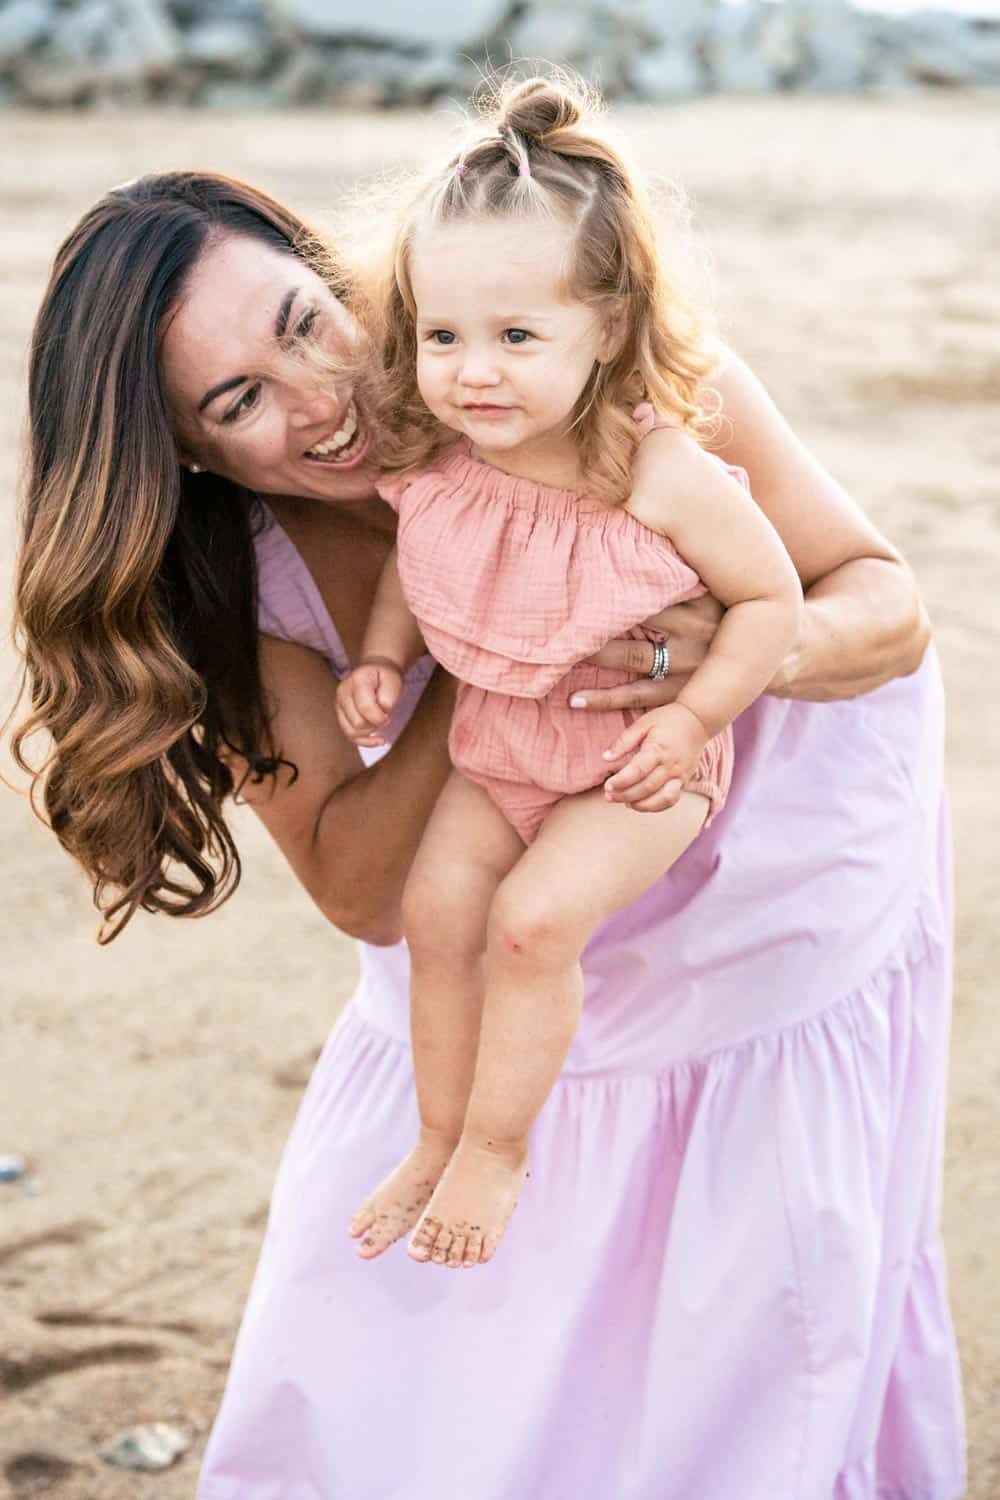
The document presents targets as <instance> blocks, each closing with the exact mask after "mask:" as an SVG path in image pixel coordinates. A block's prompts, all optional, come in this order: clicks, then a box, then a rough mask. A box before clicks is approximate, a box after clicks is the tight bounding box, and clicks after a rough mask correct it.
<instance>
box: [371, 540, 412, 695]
mask: <svg viewBox="0 0 1000 1500" xmlns="http://www.w3.org/2000/svg"><path fill="white" fill-rule="evenodd" d="M423 651H424V640H423V636H422V635H421V634H420V626H419V625H418V624H417V622H416V620H415V619H414V617H413V614H412V612H411V610H410V606H409V605H408V604H407V602H406V599H405V597H404V595H403V585H402V584H401V583H400V581H399V567H398V565H397V562H396V551H395V548H393V550H392V552H390V554H389V556H388V557H387V558H386V561H385V566H384V567H383V569H382V575H381V577H380V578H379V581H378V587H377V588H376V590H375V601H374V603H373V604H372V612H371V614H370V615H369V617H368V624H367V626H366V627H365V637H364V643H363V645H362V647H361V660H362V662H365V661H371V660H374V659H381V660H383V661H390V662H393V663H394V664H395V665H396V666H397V667H398V668H399V670H400V672H401V673H405V672H406V671H407V670H408V668H410V667H412V665H413V663H414V662H415V661H416V660H417V658H418V656H421V655H422V654H423Z"/></svg>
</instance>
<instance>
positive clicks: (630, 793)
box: [613, 766, 670, 807]
mask: <svg viewBox="0 0 1000 1500" xmlns="http://www.w3.org/2000/svg"><path fill="white" fill-rule="evenodd" d="M669 777H670V773H669V771H665V770H664V769H663V767H662V766H654V767H653V769H652V770H651V771H649V772H648V773H647V774H646V775H645V776H643V777H642V778H641V779H640V780H639V781H636V782H634V783H633V784H632V786H630V787H627V788H626V789H625V791H623V792H618V793H617V794H616V795H615V796H614V798H613V800H614V801H615V802H627V803H628V805H629V806H630V807H634V806H635V805H636V803H637V802H642V801H643V799H644V798H646V797H651V796H652V795H653V794H654V792H658V791H660V789H661V788H662V787H663V785H664V783H665V782H666V781H667V780H669Z"/></svg>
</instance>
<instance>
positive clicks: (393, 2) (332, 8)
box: [274, 0, 513, 52]
mask: <svg viewBox="0 0 1000 1500" xmlns="http://www.w3.org/2000/svg"><path fill="white" fill-rule="evenodd" d="M512 9H513V5H512V0H462V3H461V4H459V5H456V4H455V3H454V0H423V3H422V4H420V5H417V4H414V0H379V4H377V5H373V4H372V3H371V0H336V3H331V0H274V11H275V14H276V16H277V17H278V18H279V19H280V21H281V22H282V23H283V24H285V25H287V26H291V27H292V28H294V29H295V30H296V31H301V32H303V33H304V34H305V35H306V36H310V37H322V38H323V39H324V40H325V41H339V42H379V43H388V44H391V45H393V46H396V47H400V48H407V47H447V48H449V49H450V50H454V51H456V52H460V51H462V50H464V49H467V48H469V47H478V46H481V45H482V44H483V43H485V42H487V41H489V40H491V39H492V38H494V37H497V38H499V36H500V34H501V32H503V30H504V24H503V23H504V22H505V21H506V20H507V19H508V16H509V14H510V12H511V10H512Z"/></svg>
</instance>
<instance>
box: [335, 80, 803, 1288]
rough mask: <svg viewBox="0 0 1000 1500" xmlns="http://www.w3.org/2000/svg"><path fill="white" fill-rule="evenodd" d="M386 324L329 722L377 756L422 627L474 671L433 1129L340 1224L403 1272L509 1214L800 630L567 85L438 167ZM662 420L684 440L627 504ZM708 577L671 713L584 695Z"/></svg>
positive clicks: (673, 318)
mask: <svg viewBox="0 0 1000 1500" xmlns="http://www.w3.org/2000/svg"><path fill="white" fill-rule="evenodd" d="M386 315H387V320H388V323H387V331H386V336H385V344H384V363H385V368H386V373H387V382H388V387H389V392H390V395H389V398H387V401H386V407H387V410H388V411H389V412H390V414H391V416H390V421H391V423H392V425H393V426H394V427H395V430H396V434H397V437H398V439H399V443H400V449H399V458H398V462H397V463H396V467H397V468H398V469H399V470H400V471H401V472H400V476H399V477H398V478H395V479H393V480H391V481H389V482H388V483H387V484H386V485H384V486H382V487H381V492H382V493H383V495H384V496H385V497H386V498H387V499H389V500H390V502H391V503H392V504H393V505H394V506H395V507H396V508H397V509H398V512H399V532H398V540H397V549H396V552H395V554H394V556H393V557H392V558H391V559H390V561H389V563H388V564H387V565H386V568H385V570H384V572H383V575H382V578H381V581H380V584H379V589H378V593H377V597H376V602H375V606H374V609H373V612H372V616H371V620H370V623H369V626H368V629H367V632H366V636H365V641H364V648H363V652H362V660H361V661H360V662H359V664H358V665H357V667H356V668H355V669H354V671H352V673H351V674H350V675H349V676H348V677H347V678H346V679H344V681H343V682H342V683H341V684H340V686H339V689H338V708H339V713H340V717H341V723H342V726H343V728H344V730H345V732H346V733H347V734H348V735H350V736H351V737H352V738H353V739H354V740H355V741H356V742H357V743H358V744H361V745H373V744H378V743H380V738H379V732H378V731H379V728H380V726H382V725H383V724H384V723H385V721H386V719H387V717H388V715H389V713H390V711H391V710H392V707H393V705H394V703H395V702H396V700H397V698H398V696H399V693H400V690H401V686H402V682H403V675H404V673H405V671H406V669H407V667H408V666H409V665H410V664H411V662H413V661H414V660H415V659H416V657H417V656H418V655H419V654H420V653H421V652H422V651H423V649H424V643H425V642H426V646H427V648H428V649H429V650H430V651H431V652H432V654H433V655H434V656H436V657H437V659H438V660H439V661H440V662H441V663H442V664H443V665H444V666H445V667H447V668H448V670H449V671H450V672H451V673H452V674H453V675H454V676H455V677H456V678H457V679H458V681H459V688H458V701H457V706H456V709H455V714H454V720H453V724H452V729H451V737H450V751H451V757H452V761H453V765H454V771H453V773H452V776H451V778H450V780H449V782H448V783H447V785H446V787H445V789H444V792H443V793H442V796H441V798H440V800H439V802H438V804H437V806H436V808H435V811H434V813H433V815H432V818H431V820H430V823H429V825H428V827H427V830H426V833H425V835H424V838H423V841H422V843H421V846H420V849H419V851H418V854H417V857H416V860H415V862H414V866H413V869H412V872H411V875H410V878H409V882H408V885H407V888H406V892H405V896H404V911H403V917H404V926H405V930H406V934H407V940H408V943H409V947H410V952H411V957H412V965H413V969H412V990H411V1021H412V1037H413V1056H414V1067H415V1074H416V1087H417V1097H418V1106H419V1112H420V1132H419V1137H418V1139H417V1141H416V1143H415V1145H414V1147H413V1150H412V1151H411V1152H410V1154H409V1155H408V1156H407V1157H406V1158H405V1159H404V1161H403V1162H401V1163H400V1165H399V1166H398V1167H397V1168H396V1169H395V1171H394V1172H393V1173H392V1174H391V1175H390V1176H389V1177H388V1178H387V1179H386V1181H385V1182H383V1183H382V1184H381V1186H379V1187H378V1188H376V1189H375V1191H374V1192H373V1194H372V1196H371V1197H370V1198H369V1199H368V1200H367V1202H365V1203H364V1204H363V1205H362V1206H361V1208H360V1209H359V1210H358V1212H357V1214H356V1215H355V1217H354V1219H353V1221H352V1224H351V1232H352V1234H353V1235H354V1236H355V1237H357V1238H359V1239H360V1240H361V1243H360V1245H359V1253H360V1254H361V1255H363V1256H366V1257H374V1256H376V1255H379V1254H380V1253H381V1252H382V1251H383V1250H385V1249H386V1248H387V1247H388V1246H389V1245H390V1244H392V1243H393V1241H394V1240H396V1239H398V1238H399V1237H400V1236H401V1235H403V1234H404V1233H406V1232H407V1231H408V1230H409V1229H411V1228H413V1226H414V1225H416V1232H415V1234H414V1235H413V1237H412V1240H411V1244H410V1254H411V1255H412V1256H413V1257H414V1258H415V1259H417V1260H423V1261H426V1260H432V1261H435V1262H437V1263H439V1264H447V1265H449V1266H473V1265H477V1264H480V1263H483V1262H486V1261H488V1260H489V1259H490V1258H491V1257H492V1255H493V1254H494V1252H495V1250H496V1247H497V1244H498V1242H499V1240H500V1237H501V1235H502V1233H503V1231H504V1228H505V1226H506V1224H507V1221H508V1219H509V1218H510V1215H511V1213H512V1212H513V1210H514V1207H515V1204H516V1202H517V1198H518V1193H519V1191H520V1188H521V1185H522V1182H523V1179H524V1177H525V1174H526V1170H527V1164H528V1139H529V1132H530V1128H531V1125H532V1122H533V1121H534V1120H535V1118H536V1116H537V1114H538V1113H539V1110H540V1109H541V1107H542V1105H543V1104H544V1102H545V1099H546V1097H547V1095H548V1093H549V1090H550V1089H551V1088H552V1086H553V1084H554V1082H555V1080H556V1077H557V1075H558V1073H559V1071H560V1068H561V1066H562V1063H563V1060H564V1057H565V1054H566V1051H567V1048H568V1047H569V1044H570V1041H571V1040H572V1037H573V1033H574V1029H575V1026H576V1022H577V1019H578V1015H579V1009H580V1003H581V991H582V979H581V972H580V964H579V959H580V954H581V951H582V949H583V947H584V945H585V944H586V942H587V939H588V937H589V936H590V934H591V933H592V932H593V931H594V930H595V928H596V927H597V926H598V924H599V923H601V922H603V921H605V920H606V919H607V918H609V917H610V916H612V915H613V914H614V913H615V912H617V911H618V910H620V909H621V908H622V907H624V906H625V905H626V904H628V903H629V902H631V901H634V900H635V899H636V898H637V897H638V896H640V895H641V894H642V893H643V892H644V891H645V890H646V889H647V888H648V887H649V886H650V885H651V884H652V883H653V882H654V881H655V880H656V879H657V878H658V877H659V876H661V875H662V874H663V873H664V871H666V870H667V869H669V867H670V866H671V865H672V864H673V863H674V861H675V860H676V859H677V858H678V857H679V856H680V855H681V854H682V853H683V852H684V850H685V849H687V848H688V846H689V845H690V844H691V842H692V840H693V839H695V838H696V837H697V835H698V833H699V831H700V830H701V829H702V828H703V827H705V826H706V824H707V822H708V821H709V820H710V819H711V818H712V817H714V816H715V814H716V813H717V812H718V811H719V809H720V808H721V807H722V805H723V802H724V800H725V797H726V791H727V788H728V786H729V780H730V775H731V769H732V736H731V730H730V728H729V725H730V723H731V721H732V719H733V718H735V716H736V715H737V714H738V713H740V712H741V710H742V709H744V708H746V706H747V705H748V704H749V703H750V702H751V701H752V700H753V699H754V698H755V697H756V696H757V695H758V694H759V693H760V692H762V691H763V690H764V688H765V687H766V686H767V684H768V682H769V681H770V680H771V678H772V676H773V674H774V672H775V670H776V669H777V667H778V665H779V663H780V662H781V661H782V659H783V657H784V655H785V653H786V651H787V650H788V648H789V647H790V645H791V644H792V642H793V640H794V638H795V635H796V629H797V617H798V608H799V604H800V601H801V592H800V587H799V582H798V578H797V576H796V574H795V572H794V569H793V567H792V564H791V562H790V560H789V558H788V556H787V554H786V553H785V551H784V548H783V547H782V545H781V543H780V542H779V540H778V538H777V536H776V534H775V533H774V531H773V530H772V529H771V527H770V525H769V524H768V522H767V520H766V519H765V518H764V517H763V515H762V514H761V512H760V511H759V510H758V508H757V507H756V505H755V504H754V503H753V501H752V499H751V498H750V496H749V494H748V493H747V491H746V488H745V476H743V475H742V474H738V473H736V472H735V471H732V470H728V469H727V468H726V467H725V465H723V464H722V463H721V461H719V460H718V459H715V458H713V457H712V456H710V455H709V454H708V453H706V452H705V451H704V449H703V448H702V447H701V446H700V445H699V443H698V442H697V440H696V438H695V437H694V436H692V432H693V431H696V430H697V425H698V421H699V417H700V415H701V414H700V411H699V407H698V392H699V387H700V385H701V382H702V380H703V378H704V376H705V374H706V373H707V371H708V369H709V368H710V360H709V358H708V356H707V355H706V354H705V353H704V351H703V348H702V345H701V343H700V341H699V329H698V327H697V325H696V323H695V322H694V320H693V318H692V315H691V312H690V309H689V308H688V307H687V306H686V305H685V304H684V303H683V302H682V301H681V300H680V298H679V296H678V294H676V293H674V292H672V291H671V289H670V287H669V286H668V285H667V282H666V278H665V273H664V271H663V269H662V266H661V262H660V259H659V256H658V253H657V249H656V245H655V239H654V234H653V229H652V225H651V221H650V216H649V213H648V210H647V209H646V207H645V205H644V200H643V198H642V196H641V194H640V191H639V189H638V187H637V185H636V183H635V181H634V179H633V176H632V173H631V172H630V169H629V167H628V166H627V164H626V162H625V161H624V160H623V159H622V157H621V156H620V154H618V152H617V151H615V150H614V149H613V148H612V147H611V146H610V145H608V144H606V143H605V142H604V140H603V139H602V138H601V137H600V136H599V135H597V134H596V133H595V132H594V130H593V128H592V127H590V126H589V125H588V123H587V120H586V116H585V113H584V101H583V100H582V98H581V97H580V96H579V95H577V93H575V92H574V90H573V89H572V88H571V87H567V86H565V85H562V84H555V83H551V82H548V81H546V80H544V79H533V80H530V81H528V82H525V83H522V84H520V85H518V86H515V87H514V88H512V89H510V90H509V91H508V92H507V95H506V97H505V98H504V99H503V100H502V101H501V104H500V106H499V108H498V111H497V113H496V116H495V119H494V121H493V122H492V124H491V125H489V124H488V125H486V126H485V127H484V128H483V130H482V131H481V133H480V134H479V136H478V137H477V138H476V139H474V140H473V141H472V142H471V143H470V144H469V145H468V146H467V148H466V149H465V150H464V151H463V153H462V154H461V155H460V157H459V158H458V159H457V160H452V161H451V162H450V164H449V165H448V167H447V169H446V170H445V171H443V172H442V173H440V174H438V176H437V177H436V178H435V179H433V180H431V181H430V182H429V183H428V184H426V185H425V187H424V188H423V189H422V191H421V192H420V193H419V194H418V195H417V197H416V201H415V202H414V203H413V205H412V207H411V209H410V211H409V213H408V214H407V216H406V220H405V223H404V224H403V226H402V228H401V230H400V233H399V237H398V241H397V247H396V258H395V274H394V281H393V285H392V288H391V291H390V293H389V296H388V303H387V308H386ZM637 408H638V410H637ZM654 409H655V411H656V412H657V413H658V414H659V416H658V418H654ZM654 421H656V422H657V424H658V425H664V424H665V425H669V426H670V427H671V428H672V429H674V431H673V432H672V435H671V443H670V446H669V447H667V456H666V457H665V458H663V459H662V461H660V462H659V464H658V472H657V483H656V486H655V489H653V490H648V491H646V492H643V493H641V494H640V493H638V492H636V493H633V494H631V495H629V491H630V488H631V484H630V476H631V464H632V460H633V457H634V454H635V450H636V446H637V443H638V441H639V438H640V436H641V434H642V432H643V431H644V430H645V429H648V428H649V427H651V426H652V425H653V424H654ZM456 435H457V437H456ZM706 587H707V589H708V590H710V591H711V593H712V594H714V595H715V597H716V598H717V599H719V600H720V601H721V602H722V603H723V604H724V605H725V606H726V607H727V613H726V615H725V616H724V619H723V621H722V624H721V625H720V627H719V630H718V632H717V633H716V636H715V638H714V641H713V644H712V647H711V650H710V651H709V653H708V656H707V658H706V660H705V662H704V663H703V665H702V666H701V667H699V669H698V670H697V671H696V672H695V673H694V674H693V675H692V677H691V678H690V680H689V682H688V683H687V684H686V685H685V686H684V688H683V689H682V691H681V692H680V693H679V694H678V697H677V699H676V701H675V702H673V703H671V704H670V705H669V706H667V707H664V708H658V709H655V710H653V711H652V712H650V713H645V714H642V715H641V716H637V715H636V714H634V713H633V714H630V713H627V712H621V713H610V712H609V713H606V714H598V713H595V714H587V715H584V714H575V713H574V712H573V709H572V706H571V700H572V697H573V694H574V693H576V692H581V691H583V690H584V689H586V688H588V687H593V686H595V685H596V683H597V682H598V681H599V680H600V669H598V668H595V667H594V666H590V665H586V664H582V663H584V658H586V657H588V656H589V655H590V654H591V653H593V652H594V651H596V650H598V649H599V647H600V646H601V645H603V644H604V643H605V642H606V641H607V640H609V639H611V638H612V637H615V636H621V635H623V634H629V633H631V634H634V635H643V630H642V627H641V626H640V625H638V624H637V622H639V621H642V620H644V619H647V618H648V617H649V616H651V615H653V614H655V613H656V612H657V611H658V610H660V609H663V608H665V607H666V606H668V605H670V604H675V603H678V602H680V601H682V600H686V599H691V598H693V597H695V596H697V595H699V594H702V593H704V592H705V590H706ZM647 638H653V637H652V636H648V637H647ZM667 660H668V658H667V651H666V647H665V646H663V647H661V651H660V652H659V653H658V656H657V667H658V668H659V675H665V672H666V669H667ZM616 766H617V767H618V768H619V769H617V770H616V771H615V774H614V775H611V776H610V779H606V778H608V776H609V772H611V771H612V770H614V768H615V767H616ZM633 811H639V812H645V813H648V814H650V816H648V817H643V818H633V817H632V816H631V813H632V812H633Z"/></svg>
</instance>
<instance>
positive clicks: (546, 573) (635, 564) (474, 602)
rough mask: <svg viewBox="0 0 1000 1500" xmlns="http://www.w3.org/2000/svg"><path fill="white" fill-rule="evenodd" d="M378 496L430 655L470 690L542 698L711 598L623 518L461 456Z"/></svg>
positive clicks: (646, 532) (671, 552)
mask: <svg viewBox="0 0 1000 1500" xmlns="http://www.w3.org/2000/svg"><path fill="white" fill-rule="evenodd" d="M733 472H734V473H737V474H738V473H740V472H741V471H733ZM379 493H380V494H381V495H382V497H383V499H386V500H388V501H389V503H390V504H391V505H393V506H395V508H396V509H397V510H398V511H399V535H398V540H397V549H398V553H397V555H398V559H399V574H400V579H401V581H402V584H403V591H404V593H405V594H406V598H407V600H408V602H409V605H410V608H411V609H412V610H413V613H414V614H415V615H416V617H417V619H418V620H419V622H420V625H421V629H422V630H423V634H424V639H425V641H426V642H427V648H428V650H429V651H430V652H431V654H432V655H433V656H434V657H436V658H437V660H438V661H439V662H441V663H442V665H443V666H445V667H447V668H448V670H449V671H450V672H452V673H453V674H454V675H455V676H456V677H457V678H459V679H460V680H461V681H462V682H468V683H471V684H472V686H474V687H479V688H485V689H487V690H488V691H493V692H502V693H507V694H509V695H511V696H512V697H526V698H542V697H544V696H545V695H546V694H547V693H548V692H549V691H550V689H551V688H552V687H553V686H554V685H555V684H556V683H557V682H558V681H559V680H560V678H561V677H563V676H565V674H566V672H567V671H568V670H569V668H570V667H571V666H572V665H573V664H574V663H576V662H579V661H581V660H582V659H583V658H584V657H587V656H590V655H591V654H592V653H593V652H595V651H597V650H599V649H600V647H601V646H603V645H604V644H605V643H606V642H607V641H609V640H612V639H614V638H616V637H619V636H625V635H627V634H628V633H629V631H630V629H631V627H633V626H634V625H635V624H636V623H637V622H638V621H640V620H644V619H646V618H648V617H649V616H650V615H654V614H656V613H657V612H658V611H659V610H661V609H665V608H667V606H668V605H671V604H679V603H681V601H682V600H685V599H695V598H697V597H698V596H699V595H700V594H704V593H705V586H704V584H703V583H702V582H701V581H700V579H699V578H698V575H697V573H695V571H694V569H693V568H691V567H689V565H688V564H687V563H686V562H685V561H684V560H683V558H681V557H680V555H679V554H678V552H677V550H676V548H674V547H673V546H672V545H671V543H670V542H669V541H668V540H667V539H666V537H663V536H661V535H660V534H659V533H658V532H655V531H651V530H650V528H649V527H648V526H644V525H643V524H642V522H641V521H638V520H636V518H635V516H633V515H632V513H631V512H630V511H628V510H625V509H624V508H623V507H621V506H616V507H609V506H606V505H603V504H601V502H600V501H598V500H593V499H591V498H589V497H587V496H584V495H577V494H575V493H574V492H573V491H571V490H561V489H554V488H552V487H550V486H547V485H540V484H536V483H534V481H533V480H528V479H519V478H517V477H515V476H514V475H511V474H504V473H502V472H501V471H500V470H499V469H494V468H492V467H491V466H490V465H488V464H483V463H480V462H479V461H478V460H477V459H474V458H472V457H471V456H470V454H469V453H468V451H467V450H466V449H465V448H464V446H456V448H455V449H452V450H450V451H449V452H448V453H447V454H446V455H445V456H444V457H443V458H442V459H441V460H440V462H439V463H438V464H437V465H436V466H435V467H434V468H432V469H428V470H425V471H423V472H422V473H420V474H418V475H416V476H414V477H413V478H412V479H407V478H403V479H397V480H390V481H388V482H386V483H384V484H381V485H380V486H379Z"/></svg>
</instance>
